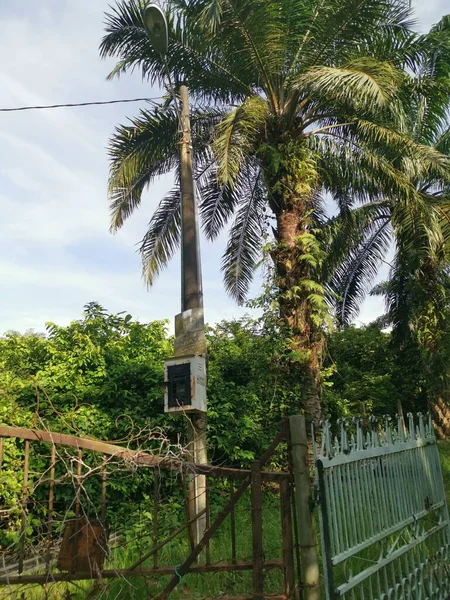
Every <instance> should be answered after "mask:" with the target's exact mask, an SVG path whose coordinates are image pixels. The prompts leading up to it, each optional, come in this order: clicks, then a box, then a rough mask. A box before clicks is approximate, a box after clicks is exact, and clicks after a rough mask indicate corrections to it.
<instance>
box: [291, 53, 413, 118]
mask: <svg viewBox="0 0 450 600" xmlns="http://www.w3.org/2000/svg"><path fill="white" fill-rule="evenodd" d="M403 78H404V75H403V73H402V72H401V71H400V70H398V69H396V68H394V67H393V66H392V65H390V64H389V63H383V62H381V61H379V60H376V59H374V58H370V57H367V58H363V57H361V58H358V59H357V60H354V61H353V62H351V63H348V64H346V65H344V66H342V67H331V66H317V65H315V66H313V67H310V68H309V69H307V70H306V71H304V72H303V73H301V74H300V75H299V76H298V77H296V78H295V79H294V81H293V82H292V87H293V88H294V89H295V88H296V89H298V90H299V92H301V93H302V95H311V96H312V97H313V98H314V97H317V98H320V100H321V102H322V103H327V102H328V103H330V104H333V103H339V104H340V105H342V106H348V107H351V108H352V109H355V110H359V111H361V110H363V111H366V112H367V113H375V112H378V111H379V110H380V109H381V108H385V107H386V106H389V103H390V102H392V101H393V100H394V99H396V97H397V95H398V91H399V88H400V85H401V83H402V80H403Z"/></svg>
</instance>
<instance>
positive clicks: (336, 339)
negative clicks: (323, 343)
mask: <svg viewBox="0 0 450 600" xmlns="http://www.w3.org/2000/svg"><path fill="white" fill-rule="evenodd" d="M409 359H411V356H410V357H409ZM325 364H326V366H327V367H328V368H329V372H330V374H329V377H328V385H327V386H326V388H325V391H324V411H325V412H326V413H327V414H328V415H329V416H331V417H332V418H333V419H336V418H337V417H339V416H343V415H345V416H348V417H352V416H355V415H372V414H373V415H377V416H382V415H385V414H388V415H391V416H393V415H395V414H396V413H397V412H398V411H399V408H400V405H402V409H403V410H404V411H405V412H407V411H419V410H424V409H426V396H425V395H424V394H423V393H422V392H421V389H423V387H424V374H423V373H421V372H420V371H417V370H416V369H414V368H413V365H412V364H411V363H410V367H409V368H408V377H407V378H405V376H404V374H405V367H406V365H405V364H404V363H403V364H402V369H403V371H402V373H400V369H399V362H398V357H397V353H396V351H395V348H394V347H393V346H392V343H391V334H390V333H386V332H383V331H382V330H381V329H380V328H379V326H377V325H376V324H372V325H368V326H366V327H358V328H356V327H354V326H350V327H347V328H345V329H344V330H342V331H339V330H337V331H335V332H333V333H332V334H331V335H330V336H329V337H328V340H327V357H326V360H325ZM399 375H400V376H399Z"/></svg>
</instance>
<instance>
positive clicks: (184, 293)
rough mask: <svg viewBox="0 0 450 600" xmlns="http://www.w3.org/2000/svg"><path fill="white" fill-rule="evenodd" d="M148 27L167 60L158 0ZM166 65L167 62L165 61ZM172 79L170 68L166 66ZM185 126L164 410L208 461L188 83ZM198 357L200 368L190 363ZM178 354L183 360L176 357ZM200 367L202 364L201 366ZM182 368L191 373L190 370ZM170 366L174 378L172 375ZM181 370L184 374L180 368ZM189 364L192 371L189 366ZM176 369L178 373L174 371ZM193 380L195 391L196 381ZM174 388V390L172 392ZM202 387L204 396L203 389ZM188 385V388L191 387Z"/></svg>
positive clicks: (199, 482) (198, 526)
mask: <svg viewBox="0 0 450 600" xmlns="http://www.w3.org/2000/svg"><path fill="white" fill-rule="evenodd" d="M143 16H144V26H145V29H146V31H147V35H148V37H149V39H150V41H151V43H152V45H153V47H154V49H155V50H156V51H157V52H158V53H159V54H160V55H161V58H162V60H164V61H166V56H167V51H168V44H169V30H168V26H167V19H166V16H165V14H164V11H163V10H162V9H161V7H160V6H159V5H158V4H156V3H155V2H150V3H149V4H148V5H147V6H146V8H145V10H144V15H143ZM166 66H167V63H166ZM167 75H168V77H169V82H170V72H169V69H168V67H167ZM170 87H171V89H172V94H173V100H174V102H175V106H176V108H177V112H178V116H179V119H180V128H181V313H180V314H178V315H176V316H175V342H174V355H175V356H174V359H169V360H168V361H166V367H167V369H166V371H167V380H166V383H167V386H168V387H167V390H166V398H165V403H166V404H165V410H167V411H168V412H178V413H183V414H185V415H186V417H187V419H188V444H189V452H190V457H191V460H192V461H193V462H196V463H201V464H207V462H208V460H207V455H206V365H205V356H206V339H205V320H204V314H203V291H202V273H201V266H200V244H199V228H198V216H197V203H196V201H195V186H194V177H193V172H192V152H193V150H192V136H191V123H190V118H189V94H188V88H187V87H186V85H180V87H179V96H180V101H181V112H180V111H179V110H178V99H177V98H176V95H175V91H174V90H173V88H172V84H171V83H170ZM199 357H201V359H200V361H198V360H197V361H196V364H197V368H196V372H195V373H193V372H192V368H193V367H192V362H193V360H194V359H195V360H196V359H198V358H199ZM176 359H179V360H176ZM199 364H200V365H201V366H202V368H201V369H200V372H199V369H198V365H199ZM183 366H184V367H187V370H188V371H189V374H188V375H186V374H184V375H183V373H185V369H183ZM171 369H172V372H173V373H174V374H173V377H172V378H171V376H170V375H169V370H171ZM180 369H181V370H182V371H183V373H181V372H180ZM190 369H191V370H190ZM174 370H176V373H175V372H174ZM193 381H194V383H195V385H194V388H195V389H194V390H193V389H192V387H193V386H192V382H193ZM169 388H170V391H169ZM200 388H202V390H203V395H201V394H200ZM188 390H189V391H188ZM205 508H206V477H205V476H204V475H193V476H192V477H191V478H190V481H189V512H190V517H191V518H193V517H195V516H196V515H198V514H199V513H202V511H204V509H205ZM205 529H206V513H205V514H203V516H202V517H200V518H199V519H197V520H196V521H195V526H194V527H193V530H194V531H193V538H194V543H195V544H197V543H198V541H199V540H200V539H201V538H202V537H203V533H204V531H205Z"/></svg>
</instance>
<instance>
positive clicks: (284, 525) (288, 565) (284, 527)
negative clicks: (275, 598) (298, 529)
mask: <svg viewBox="0 0 450 600" xmlns="http://www.w3.org/2000/svg"><path fill="white" fill-rule="evenodd" d="M280 510H281V533H282V537H283V561H284V586H285V594H286V598H293V597H294V596H295V569H294V546H293V543H292V512H291V511H292V502H291V484H290V482H289V481H287V480H285V481H282V482H281V484H280Z"/></svg>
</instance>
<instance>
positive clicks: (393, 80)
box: [100, 0, 449, 418]
mask: <svg viewBox="0 0 450 600" xmlns="http://www.w3.org/2000/svg"><path fill="white" fill-rule="evenodd" d="M142 8H143V7H142V4H141V3H140V2H139V1H138V0H124V1H122V2H119V3H118V4H117V5H116V6H115V8H114V9H112V11H111V12H110V13H109V14H108V15H107V16H106V31H107V33H106V36H105V37H104V39H103V41H102V43H101V46H100V51H101V55H102V56H105V57H106V56H114V57H117V58H118V62H117V65H116V67H115V68H114V70H113V71H112V73H111V74H110V77H114V76H118V75H120V74H121V73H123V72H126V71H130V70H133V69H139V70H140V71H141V73H142V76H143V78H144V79H146V80H149V81H150V82H152V83H159V84H160V85H163V84H164V81H165V80H166V73H167V71H168V72H170V74H171V78H172V81H174V82H176V83H177V82H186V83H188V85H189V87H190V91H191V94H192V98H193V105H194V109H193V111H192V124H193V134H194V141H193V143H194V150H195V155H196V165H195V170H196V179H197V188H198V194H199V198H200V212H201V215H202V219H203V228H204V232H205V234H206V236H207V237H208V238H210V239H214V238H215V237H216V236H217V235H218V233H219V232H220V231H221V230H222V229H223V228H224V227H225V226H226V225H227V224H228V223H229V221H230V220H231V219H232V218H233V221H232V224H231V227H230V231H229V242H228V245H227V248H226V250H225V254H224V256H223V263H222V268H223V272H224V280H225V287H226V289H227V290H228V292H229V293H230V294H231V295H232V296H233V297H234V298H236V299H237V300H238V301H242V300H243V299H244V298H245V295H246V292H247V290H248V286H249V282H250V280H251V277H252V274H253V272H254V269H255V265H256V264H257V262H258V259H259V256H260V252H261V247H262V243H263V241H264V235H263V233H264V231H265V228H266V227H267V224H268V219H269V225H270V224H272V232H273V244H272V247H271V250H270V254H271V257H272V259H273V262H274V265H275V272H276V277H277V286H278V290H279V295H278V299H279V300H278V301H279V307H280V314H281V316H282V318H283V319H284V321H285V323H286V325H287V326H288V328H289V331H290V332H291V334H290V355H291V358H292V361H293V363H294V364H296V365H297V367H298V369H299V374H300V373H301V372H302V373H304V374H305V377H306V379H305V382H306V383H305V397H304V398H303V408H304V410H305V412H306V413H307V414H309V415H310V416H312V417H313V418H317V417H319V416H320V400H319V395H320V394H319V388H320V386H319V383H320V365H321V351H322V326H323V322H324V318H325V315H326V304H325V290H324V286H323V281H322V271H323V264H324V260H325V258H326V256H327V253H328V248H327V247H326V246H324V245H323V243H321V240H320V236H318V235H317V229H316V226H315V225H316V223H317V222H318V221H319V220H320V210H321V191H322V192H323V191H329V192H332V193H334V194H335V195H336V197H338V198H345V197H350V195H352V197H355V196H359V197H360V198H361V199H363V200H368V199H376V200H378V199H380V198H382V197H385V196H387V195H389V196H390V197H393V196H395V197H396V198H399V199H400V200H404V201H405V202H406V201H407V200H408V199H410V198H411V197H416V196H417V195H418V194H417V190H416V187H415V186H414V185H413V184H412V183H411V180H410V178H409V177H408V176H407V175H406V174H405V173H404V172H403V171H402V170H401V169H398V168H396V167H395V166H393V165H392V163H391V161H390V157H392V156H394V155H396V156H397V155H399V154H400V155H402V156H403V157H404V158H405V160H406V161H409V164H410V165H411V169H415V170H416V171H417V173H419V172H420V174H421V175H422V176H423V177H425V176H426V175H429V176H430V177H439V176H444V175H445V176H446V175H447V174H448V171H449V164H448V160H447V158H446V157H444V156H442V155H441V154H440V153H439V152H438V151H436V150H435V149H433V148H431V147H429V146H424V145H421V144H419V143H417V142H415V141H413V140H411V139H410V138H409V137H408V136H407V135H404V134H403V133H402V131H401V123H402V120H403V118H404V106H403V100H404V98H403V96H402V92H403V90H404V89H405V82H406V81H407V80H410V79H412V78H413V77H414V71H415V69H416V66H417V65H418V64H420V63H421V61H422V59H423V55H424V53H425V52H426V44H425V43H424V40H423V38H421V37H419V36H417V35H416V34H414V33H413V31H412V30H411V28H410V15H411V11H410V9H409V5H408V2H407V1H406V0H405V1H403V0H323V1H322V2H320V3H318V2H317V1H316V0H246V1H242V0H171V1H170V2H169V6H168V9H169V12H168V18H169V25H170V30H171V32H170V44H169V53H168V57H167V60H163V59H162V58H161V57H159V56H158V55H157V54H156V53H155V51H154V50H153V48H152V46H151V44H150V42H149V41H148V39H147V36H146V33H145V30H144V26H143V19H142ZM110 159H111V171H110V181H109V190H110V199H111V227H112V229H113V230H115V229H117V228H119V227H120V226H121V225H122V223H123V222H124V220H125V219H126V218H127V217H128V216H129V215H130V214H131V213H132V212H133V210H134V209H135V208H136V207H137V206H138V205H139V204H140V202H141V198H142V191H143V190H144V188H145V187H146V186H148V185H149V184H151V182H152V181H153V180H154V178H155V177H157V176H158V175H160V174H161V173H167V172H170V171H172V170H174V171H175V172H176V171H177V166H178V121H177V113H176V109H175V107H173V106H172V105H171V104H170V103H165V104H161V106H157V107H155V108H153V109H151V110H143V111H141V113H140V115H139V116H138V117H136V118H135V119H133V120H132V122H131V124H129V125H126V126H120V127H118V128H117V130H116V132H115V134H114V135H113V137H112V139H111V144H110ZM266 215H267V217H268V218H267V217H266ZM270 219H272V222H270ZM179 222H180V195H179V190H178V186H176V187H175V188H174V190H173V191H172V192H171V193H170V194H169V195H168V196H166V197H165V198H163V199H162V200H161V203H160V205H159V207H158V208H157V209H156V212H155V213H154V215H153V217H152V219H151V221H150V224H149V228H148V231H147V233H146V235H145V236H144V239H143V241H142V245H141V252H142V258H143V265H144V275H145V277H146V280H147V282H148V283H150V284H151V282H152V281H153V279H154V277H155V275H156V274H157V273H158V272H159V270H160V269H161V268H162V267H164V266H165V264H166V263H167V262H168V260H169V259H170V257H171V255H172V254H173V252H174V250H175V249H176V247H177V246H178V244H179V237H180V231H179Z"/></svg>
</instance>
